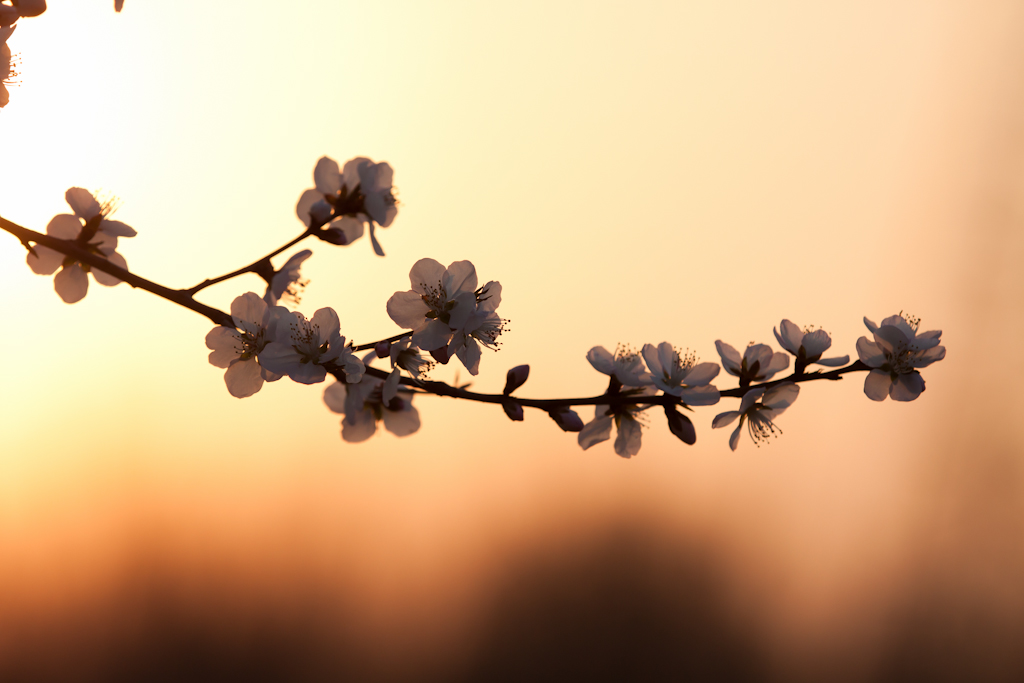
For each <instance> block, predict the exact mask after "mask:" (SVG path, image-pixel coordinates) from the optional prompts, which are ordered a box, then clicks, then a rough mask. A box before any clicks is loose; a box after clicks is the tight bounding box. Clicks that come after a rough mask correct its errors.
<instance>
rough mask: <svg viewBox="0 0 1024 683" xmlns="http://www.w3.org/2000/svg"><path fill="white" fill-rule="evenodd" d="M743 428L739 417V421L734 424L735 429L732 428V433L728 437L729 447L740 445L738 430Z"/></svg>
mask: <svg viewBox="0 0 1024 683" xmlns="http://www.w3.org/2000/svg"><path fill="white" fill-rule="evenodd" d="M741 429H743V418H740V423H739V424H738V425H736V429H734V430H733V432H732V435H731V436H730V437H729V448H731V449H732V450H736V447H737V446H739V445H740V430H741Z"/></svg>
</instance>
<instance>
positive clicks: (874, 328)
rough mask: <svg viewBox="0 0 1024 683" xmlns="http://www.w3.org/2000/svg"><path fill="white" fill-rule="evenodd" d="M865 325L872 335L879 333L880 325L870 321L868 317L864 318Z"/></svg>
mask: <svg viewBox="0 0 1024 683" xmlns="http://www.w3.org/2000/svg"><path fill="white" fill-rule="evenodd" d="M864 325H865V326H866V327H867V328H868V331H869V332H871V334H874V333H875V332H877V331H878V325H876V324H875V323H873V322H872V321H870V320H868V317H867V316H864Z"/></svg>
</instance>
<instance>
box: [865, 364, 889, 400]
mask: <svg viewBox="0 0 1024 683" xmlns="http://www.w3.org/2000/svg"><path fill="white" fill-rule="evenodd" d="M891 385H892V378H891V377H890V376H889V373H888V372H885V371H884V370H872V371H871V372H869V373H868V376H867V377H865V378H864V394H865V395H866V396H867V397H868V398H870V399H871V400H872V401H884V400H885V397H886V396H888V395H889V387H890V386H891Z"/></svg>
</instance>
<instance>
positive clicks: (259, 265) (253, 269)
mask: <svg viewBox="0 0 1024 683" xmlns="http://www.w3.org/2000/svg"><path fill="white" fill-rule="evenodd" d="M314 232H315V229H314V228H309V229H307V230H306V231H305V232H304V233H302V234H301V235H299V236H298V237H296V238H295V239H293V240H292V241H291V242H288V243H287V244H286V245H284V246H283V247H280V248H278V249H275V250H274V251H272V252H270V253H269V254H267V255H266V256H264V257H263V258H261V259H258V260H256V261H253V262H252V263H250V264H249V265H247V266H245V267H244V268H239V269H238V270H234V271H231V272H230V273H228V274H227V275H221V276H220V277H215V278H213V279H212V280H203V281H202V282H200V283H199V284H198V285H196V286H195V287H192V288H190V289H185V290H182V291H184V292H186V293H188V294H189V295H195V294H196V293H197V292H199V291H201V290H203V289H206V288H207V287H209V286H211V285H215V284H217V283H218V282H224V281H225V280H230V279H231V278H233V277H238V276H239V275H245V274H246V273H256V274H257V275H260V276H261V277H263V278H264V279H265V280H267V284H270V280H269V279H268V276H266V275H264V274H265V273H267V274H269V277H273V273H274V267H273V266H272V265H271V263H270V259H272V258H274V257H275V256H277V255H278V254H280V253H281V252H282V251H284V250H285V249H288V248H289V247H294V246H295V245H296V244H298V243H299V242H301V241H302V240H304V239H306V238H307V237H309V236H310V235H312V234H313V233H314Z"/></svg>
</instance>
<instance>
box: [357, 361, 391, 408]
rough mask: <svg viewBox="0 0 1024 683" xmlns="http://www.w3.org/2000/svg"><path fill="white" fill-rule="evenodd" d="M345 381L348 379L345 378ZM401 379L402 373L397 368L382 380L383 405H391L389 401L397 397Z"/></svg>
mask: <svg viewBox="0 0 1024 683" xmlns="http://www.w3.org/2000/svg"><path fill="white" fill-rule="evenodd" d="M345 379H346V380H347V379H348V377H346V378H345ZM401 379H402V373H401V371H399V369H398V368H395V369H394V370H392V371H391V374H390V375H388V378H387V379H386V380H384V389H383V394H382V397H383V399H384V405H388V404H389V403H391V399H393V398H394V397H395V396H397V395H398V382H399V381H400V380H401Z"/></svg>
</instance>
